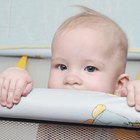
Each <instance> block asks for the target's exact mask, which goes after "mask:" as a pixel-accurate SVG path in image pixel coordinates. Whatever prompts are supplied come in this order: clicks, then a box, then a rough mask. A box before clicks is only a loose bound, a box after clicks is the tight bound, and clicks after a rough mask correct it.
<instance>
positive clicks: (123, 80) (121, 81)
mask: <svg viewBox="0 0 140 140" xmlns="http://www.w3.org/2000/svg"><path fill="white" fill-rule="evenodd" d="M129 81H130V77H129V75H128V74H121V75H120V76H119V77H118V80H117V83H116V90H115V95H118V96H126V94H127V91H126V86H127V83H128V82H129Z"/></svg>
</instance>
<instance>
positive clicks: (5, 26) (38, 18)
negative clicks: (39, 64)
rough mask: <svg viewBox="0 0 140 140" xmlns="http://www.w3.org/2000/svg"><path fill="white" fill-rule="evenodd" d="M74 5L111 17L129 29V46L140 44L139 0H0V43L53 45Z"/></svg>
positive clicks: (75, 10) (72, 12)
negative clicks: (61, 25)
mask: <svg viewBox="0 0 140 140" xmlns="http://www.w3.org/2000/svg"><path fill="white" fill-rule="evenodd" d="M72 5H84V6H87V7H89V8H93V9H95V10H97V11H99V12H102V13H104V14H105V15H107V16H109V17H111V18H112V19H113V20H115V21H116V22H117V23H118V24H119V25H120V26H121V27H122V28H123V29H124V31H125V32H126V33H127V35H128V38H129V42H130V47H139V48H140V46H139V44H140V39H139V35H140V28H139V26H140V16H139V11H140V1H139V0H0V45H1V44H25V45H26V44H31V45H33V44H46V45H47V46H50V45H51V40H52V37H53V35H54V32H55V31H56V29H57V27H58V26H59V25H60V24H61V23H62V22H63V21H64V20H65V19H66V18H68V17H69V16H70V15H73V14H75V12H78V9H77V8H74V7H71V6H72Z"/></svg>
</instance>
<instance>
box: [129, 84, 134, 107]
mask: <svg viewBox="0 0 140 140" xmlns="http://www.w3.org/2000/svg"><path fill="white" fill-rule="evenodd" d="M127 93H128V95H127V103H128V105H129V106H131V107H132V106H135V90H134V87H133V86H131V85H128V86H127Z"/></svg>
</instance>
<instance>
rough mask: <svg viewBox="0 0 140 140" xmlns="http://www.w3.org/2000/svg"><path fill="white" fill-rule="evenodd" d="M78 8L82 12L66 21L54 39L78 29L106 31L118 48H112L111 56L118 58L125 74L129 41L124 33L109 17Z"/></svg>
mask: <svg viewBox="0 0 140 140" xmlns="http://www.w3.org/2000/svg"><path fill="white" fill-rule="evenodd" d="M78 7H80V8H81V12H80V13H79V14H77V15H74V16H71V17H70V18H68V19H67V20H66V21H64V22H63V23H62V24H61V26H60V27H59V28H58V29H57V31H56V33H55V36H54V39H55V37H56V36H57V35H59V34H61V33H63V32H66V31H70V30H72V29H75V28H78V27H87V28H94V29H95V28H98V29H99V30H102V31H106V32H107V33H108V34H111V35H112V36H113V37H112V39H113V41H114V44H115V46H116V47H114V46H112V47H111V48H110V51H109V52H110V54H112V55H115V56H117V61H118V62H119V64H120V68H121V69H122V70H121V72H122V73H123V72H124V71H125V67H126V61H127V52H128V40H127V37H126V34H125V33H124V31H123V30H122V29H121V27H120V26H119V25H118V24H117V23H115V22H114V21H113V20H112V19H110V18H109V17H107V16H105V15H103V14H101V13H99V12H97V11H95V10H92V9H89V8H87V7H84V6H78ZM114 48H115V49H114Z"/></svg>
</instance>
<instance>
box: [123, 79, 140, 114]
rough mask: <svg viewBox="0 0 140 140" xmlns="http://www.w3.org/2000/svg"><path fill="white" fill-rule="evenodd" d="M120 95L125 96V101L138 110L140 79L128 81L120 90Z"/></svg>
mask: <svg viewBox="0 0 140 140" xmlns="http://www.w3.org/2000/svg"><path fill="white" fill-rule="evenodd" d="M122 96H127V103H128V105H129V106H131V107H135V109H136V111H139V112H140V80H134V81H133V80H132V81H129V82H128V84H127V85H126V88H124V89H123V90H122Z"/></svg>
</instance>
